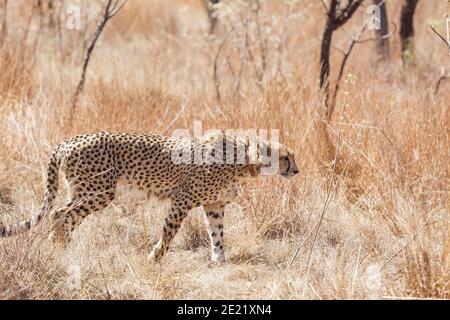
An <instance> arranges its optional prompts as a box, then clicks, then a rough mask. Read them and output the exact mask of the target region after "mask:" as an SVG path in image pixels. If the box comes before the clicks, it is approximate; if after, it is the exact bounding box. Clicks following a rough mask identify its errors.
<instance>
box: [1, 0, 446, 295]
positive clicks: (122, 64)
mask: <svg viewBox="0 0 450 320" xmlns="http://www.w3.org/2000/svg"><path fill="white" fill-rule="evenodd" d="M79 3H80V5H81V6H82V12H83V16H84V17H90V18H89V19H87V18H86V19H87V20H83V24H82V26H83V29H82V30H78V31H77V30H67V28H64V27H61V25H63V24H64V17H65V16H64V12H65V11H64V8H65V7H64V5H67V1H65V2H62V9H61V14H62V16H60V15H57V16H56V18H55V19H54V20H55V21H56V22H54V23H49V21H50V20H51V19H50V18H49V17H48V16H46V14H47V13H45V12H43V13H42V15H40V14H39V12H38V11H36V10H35V9H33V8H32V7H31V5H30V3H29V2H28V1H14V2H13V3H11V8H10V9H9V11H8V21H7V23H8V36H7V38H6V40H5V42H4V43H3V44H2V46H1V49H0V70H1V74H0V125H1V135H0V173H1V174H0V213H1V216H0V218H1V220H2V221H9V222H11V221H17V220H20V219H25V218H27V217H29V216H30V215H31V213H32V212H34V211H35V210H36V209H37V208H38V207H39V206H40V203H41V200H42V198H43V193H44V184H43V181H44V178H45V168H46V163H47V160H48V156H49V154H50V153H51V151H52V149H53V148H54V146H55V145H56V144H57V143H59V142H60V141H61V140H62V139H63V138H65V137H68V136H70V135H74V134H79V133H87V132H93V131H98V130H113V131H149V132H159V133H164V134H167V135H170V134H171V132H172V131H173V130H174V129H177V128H189V129H192V128H193V123H194V121H196V120H201V121H202V123H203V127H204V130H206V129H208V128H219V129H226V128H265V129H271V128H276V129H280V134H281V138H282V142H284V143H285V144H287V145H289V146H290V147H292V148H293V149H294V150H295V151H296V153H297V158H298V162H299V165H300V167H301V173H300V174H299V176H298V177H297V178H295V179H294V180H291V181H285V180H282V179H280V178H277V177H265V178H260V179H258V180H255V181H253V180H252V181H248V182H247V183H246V184H245V186H244V189H245V193H243V194H242V195H241V196H240V198H239V201H238V203H237V204H233V205H232V206H231V207H230V208H229V209H228V210H227V212H226V216H225V243H226V250H227V251H226V254H227V257H228V263H227V264H225V265H223V266H220V267H219V266H213V265H210V263H209V248H208V240H207V234H206V230H205V227H204V217H203V213H202V211H201V210H197V209H196V210H194V211H193V212H192V213H191V214H190V216H189V217H188V218H187V221H186V222H185V223H184V225H183V228H182V229H181V230H180V233H179V234H178V235H177V237H176V239H175V243H174V245H173V250H172V251H171V252H170V253H169V254H168V256H167V257H166V258H165V260H164V262H163V263H162V264H161V265H158V264H150V263H148V262H147V261H146V255H147V253H148V252H149V250H150V248H151V245H152V244H153V243H154V242H155V241H156V239H157V237H158V235H159V232H160V229H161V226H162V221H163V216H164V214H165V213H164V210H165V207H164V205H162V204H158V203H144V204H140V205H138V204H136V203H134V202H133V200H130V199H128V197H127V196H126V195H125V196H123V197H122V199H121V201H117V203H116V204H115V205H113V206H111V207H110V208H108V209H107V210H104V211H103V212H102V213H101V214H98V215H96V216H93V217H89V218H88V219H86V221H85V222H84V223H83V224H82V225H81V226H80V228H79V229H77V231H76V232H75V240H74V241H73V243H72V244H71V246H70V247H69V249H68V250H67V251H62V250H61V249H60V248H58V247H56V246H54V245H53V244H51V243H50V242H49V241H48V240H46V238H45V237H43V236H41V235H40V233H39V232H37V233H36V234H35V235H34V236H33V237H30V236H29V235H21V236H18V237H15V238H11V239H1V240H0V297H1V298H13V299H22V298H23V299H30V298H31V299H55V298H63V299H72V298H100V299H108V298H120V299H122V298H126V299H132V298H145V299H177V298H194V299H195V298H206V299H210V298H211V299H215V298H223V299H227V298H238V299H240V298H243V299H244V298H257V299H258V298H273V299H299V298H304V299H335V298H342V299H367V298H387V297H400V298H403V297H417V298H446V299H448V298H450V284H449V283H450V254H449V253H450V225H449V218H450V213H449V212H450V208H449V204H450V196H449V195H450V193H449V191H450V190H449V186H450V161H449V156H450V154H449V150H450V136H449V134H450V132H449V123H450V115H449V99H450V96H449V92H450V91H449V89H448V84H447V83H445V82H444V83H443V84H442V87H441V91H440V94H439V95H438V96H434V95H433V89H434V84H435V81H436V80H437V77H438V75H439V69H440V67H441V65H447V66H448V56H447V54H446V52H445V47H443V46H441V44H440V43H439V41H437V40H436V39H435V38H434V36H432V35H430V32H429V29H428V27H427V23H428V22H429V21H432V20H434V21H439V20H440V19H441V17H442V14H443V13H445V10H446V8H445V5H444V4H443V2H442V1H437V0H432V1H431V0H430V1H426V2H422V3H420V4H419V8H418V13H417V17H416V27H417V34H416V48H417V60H418V61H417V67H415V68H412V69H408V70H403V69H402V67H401V65H400V64H399V62H398V60H399V59H398V57H399V52H398V51H397V49H396V48H397V47H398V39H397V36H394V37H393V38H392V39H391V41H392V47H393V48H395V49H394V52H393V55H394V57H393V63H392V65H390V66H383V65H375V64H374V61H375V60H376V59H375V57H374V54H375V53H374V50H373V48H374V47H373V44H372V43H367V44H361V45H358V46H357V47H356V49H355V51H354V53H353V54H352V57H351V58H350V61H349V64H348V66H347V69H346V73H352V74H354V75H356V77H357V80H356V81H355V82H354V83H352V84H349V86H348V90H347V93H344V92H341V94H340V95H339V97H338V103H337V108H336V113H335V116H334V117H333V119H332V121H331V122H330V123H329V124H326V125H327V132H328V133H329V136H330V137H331V143H332V144H333V145H339V146H340V147H339V150H340V152H339V156H340V159H341V161H342V162H343V163H347V164H348V165H347V167H346V170H344V171H342V170H341V171H339V172H336V171H335V172H332V170H331V168H332V167H331V166H330V163H329V160H330V159H329V157H327V156H326V150H324V141H325V140H324V139H325V137H324V136H323V132H322V131H320V130H318V128H319V127H320V124H321V123H323V122H322V118H321V116H320V113H319V112H318V110H319V101H320V97H319V96H318V94H317V76H318V54H319V47H320V34H321V27H322V24H323V22H324V19H321V18H320V17H321V16H322V11H321V10H322V6H321V4H320V2H318V1H308V0H303V1H297V2H291V5H290V6H289V7H287V6H286V5H285V4H284V2H281V1H267V2H264V3H263V7H262V11H261V12H260V13H259V28H260V33H259V34H260V35H259V36H258V23H256V20H255V19H256V16H255V13H254V12H253V11H252V7H251V6H248V5H246V4H245V2H244V1H239V0H238V1H226V2H225V5H224V7H222V8H221V9H220V11H219V12H220V21H221V22H220V24H219V26H218V30H217V33H216V34H215V35H209V34H208V33H207V30H208V21H207V15H206V13H205V12H204V11H203V7H202V6H201V3H200V2H199V1H194V0H192V1H189V2H187V1H180V0H172V1H156V0H152V1H150V0H146V1H143V0H141V1H138V0H135V1H130V2H129V4H127V6H126V7H125V8H124V10H123V11H122V12H120V13H119V15H118V16H117V17H116V18H114V20H113V21H111V24H110V25H109V26H108V27H107V29H106V30H105V31H106V32H105V33H104V34H103V35H102V37H101V39H100V41H99V43H98V46H97V47H96V50H95V52H94V54H93V58H92V64H91V65H90V67H89V70H88V79H87V83H86V87H85V91H84V94H83V96H82V97H81V100H80V104H79V106H78V107H77V109H76V112H75V117H74V119H73V123H71V124H69V123H68V122H67V121H68V114H69V111H70V108H71V103H70V102H71V97H72V95H73V93H74V90H75V87H76V83H77V81H78V79H79V76H80V72H81V63H82V57H83V52H84V49H85V47H86V40H87V39H89V35H90V34H92V33H93V31H94V28H95V16H96V13H97V12H98V10H99V9H100V5H99V3H95V4H93V3H92V2H91V1H79ZM388 5H389V13H390V14H391V17H392V19H395V18H396V17H398V14H399V6H400V3H398V1H392V2H391V1H389V2H388ZM363 18H364V10H362V11H361V12H360V13H359V14H357V16H356V17H355V18H354V19H353V20H352V22H351V23H350V25H349V26H348V27H347V29H348V32H352V31H354V30H357V28H358V26H359V24H360V23H361V21H362V19H363ZM58 19H59V20H58ZM232 28H234V29H232ZM230 30H233V31H232V32H231V33H229V32H230ZM227 34H228V38H227V39H226V42H224V45H223V46H222V50H220V51H219V47H220V46H221V43H222V42H223V41H224V39H225V37H226V35H227ZM347 43H348V38H347V37H346V35H345V33H344V32H338V33H337V34H336V37H335V44H336V46H339V47H342V48H345V46H346V44H347ZM340 59H341V57H340V55H339V52H337V51H333V53H332V63H333V66H334V68H333V69H332V71H333V73H332V76H335V72H336V68H337V66H338V64H339V62H340ZM215 62H216V63H215ZM214 64H215V65H216V71H217V72H216V80H218V86H217V87H219V90H220V96H221V101H219V102H218V101H217V100H216V84H215V82H214V73H213V70H214ZM344 96H345V97H346V101H345V105H346V107H345V111H344V112H342V111H341V110H342V106H343V103H344V100H343V99H344ZM338 136H340V138H338ZM325 147H326V146H325ZM341 169H342V168H341ZM338 175H339V176H340V177H341V178H340V179H339V181H338V183H337V184H335V183H336V181H337V180H336V177H337V176H338ZM330 183H331V184H332V185H333V186H334V188H333V191H335V195H334V197H333V198H332V199H331V201H330V202H329V206H328V207H327V208H326V210H325V211H324V203H326V202H327V200H326V199H327V194H329V192H327V189H328V187H329V186H330ZM62 194H63V193H62ZM59 201H60V203H62V202H63V201H64V195H62V196H61V200H59ZM322 213H324V215H323V219H322V220H321V223H320V228H319V229H318V232H317V239H316V240H315V241H314V235H315V231H317V229H315V227H316V226H317V225H318V221H319V219H320V218H321V215H322ZM296 252H297V255H296V258H295V259H294V260H293V261H292V264H291V265H289V264H290V262H291V258H292V257H293V256H294V254H295V253H296ZM78 271H79V272H80V273H79V274H80V276H81V282H80V283H77V282H76V279H75V278H74V276H76V274H77V272H78ZM74 279H75V282H73V281H74ZM74 283H75V284H77V285H75V286H74V285H73V284H74ZM78 284H79V286H78Z"/></svg>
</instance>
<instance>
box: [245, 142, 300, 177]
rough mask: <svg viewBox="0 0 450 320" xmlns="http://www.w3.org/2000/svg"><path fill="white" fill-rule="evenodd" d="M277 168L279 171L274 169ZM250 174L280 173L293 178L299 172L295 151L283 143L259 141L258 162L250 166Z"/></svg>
mask: <svg viewBox="0 0 450 320" xmlns="http://www.w3.org/2000/svg"><path fill="white" fill-rule="evenodd" d="M274 169H276V170H277V171H274ZM249 170H250V174H251V175H252V176H253V177H255V176H257V175H260V174H262V173H264V174H265V175H273V174H279V175H281V176H283V177H284V178H292V177H294V176H295V175H296V174H298V173H299V169H298V167H297V164H296V163H295V154H294V152H293V151H292V150H291V149H289V148H288V147H286V146H285V145H283V144H281V143H273V142H272V143H268V142H262V141H260V142H258V151H257V163H256V164H254V165H250V166H249Z"/></svg>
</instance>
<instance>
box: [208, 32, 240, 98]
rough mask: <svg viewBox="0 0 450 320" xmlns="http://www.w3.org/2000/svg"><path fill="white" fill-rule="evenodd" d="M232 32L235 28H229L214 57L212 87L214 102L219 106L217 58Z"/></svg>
mask: <svg viewBox="0 0 450 320" xmlns="http://www.w3.org/2000/svg"><path fill="white" fill-rule="evenodd" d="M234 30H235V27H233V28H231V29H230V31H228V33H227V34H226V35H225V37H224V38H223V39H222V42H221V43H220V45H219V48H218V49H217V52H216V55H215V57H214V69H213V76H214V85H215V88H216V100H217V103H219V104H221V102H222V98H221V95H220V84H219V75H218V73H217V70H218V68H219V66H218V65H219V56H220V53H221V52H222V49H223V47H224V46H225V43H226V42H227V40H228V38H229V37H230V35H231V34H232V33H233V32H234Z"/></svg>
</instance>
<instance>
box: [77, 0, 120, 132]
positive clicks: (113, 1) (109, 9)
mask: <svg viewBox="0 0 450 320" xmlns="http://www.w3.org/2000/svg"><path fill="white" fill-rule="evenodd" d="M127 1H128V0H123V1H122V2H119V0H108V3H107V4H106V6H105V9H104V11H103V15H102V18H101V20H100V22H99V23H98V25H97V29H96V30H95V33H94V37H93V39H92V42H91V44H90V45H89V47H88V48H87V51H86V56H85V58H84V63H83V69H82V73H81V78H80V81H79V82H78V85H77V89H76V91H75V94H74V96H73V101H72V108H71V111H70V115H69V121H70V123H71V122H72V116H73V111H74V110H75V108H76V106H77V103H78V97H79V95H80V94H81V92H82V91H83V88H84V83H85V81H86V72H87V68H88V66H89V62H90V60H91V55H92V52H93V51H94V48H95V45H96V43H97V40H98V39H99V37H100V35H101V33H102V31H103V29H104V28H105V26H106V24H107V23H108V21H109V20H110V19H112V18H113V17H114V16H115V15H116V14H117V12H119V10H120V9H122V8H123V6H124V5H125V4H126V3H127Z"/></svg>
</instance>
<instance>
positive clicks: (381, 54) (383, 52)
mask: <svg viewBox="0 0 450 320" xmlns="http://www.w3.org/2000/svg"><path fill="white" fill-rule="evenodd" d="M373 4H374V5H377V6H378V7H379V8H380V17H379V18H380V28H377V29H375V33H376V35H377V38H378V39H379V40H377V44H376V45H377V53H378V60H379V61H384V62H389V61H390V60H391V49H390V44H389V38H388V35H389V20H388V14H387V9H386V1H385V0H373Z"/></svg>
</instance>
